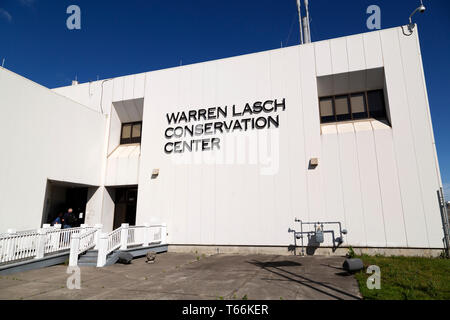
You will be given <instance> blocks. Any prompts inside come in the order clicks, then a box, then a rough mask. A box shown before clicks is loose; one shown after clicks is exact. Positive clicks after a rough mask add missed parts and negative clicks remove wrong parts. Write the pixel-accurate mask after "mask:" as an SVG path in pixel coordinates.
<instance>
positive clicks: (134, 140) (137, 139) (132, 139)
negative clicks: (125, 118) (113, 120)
mask: <svg viewBox="0 0 450 320" xmlns="http://www.w3.org/2000/svg"><path fill="white" fill-rule="evenodd" d="M129 125H131V128H130V138H123V136H122V135H123V128H124V127H125V126H129ZM137 125H140V126H141V129H140V131H139V137H133V128H134V126H137ZM141 140H142V121H135V122H126V123H122V126H121V127H120V144H121V145H123V144H136V143H141Z"/></svg>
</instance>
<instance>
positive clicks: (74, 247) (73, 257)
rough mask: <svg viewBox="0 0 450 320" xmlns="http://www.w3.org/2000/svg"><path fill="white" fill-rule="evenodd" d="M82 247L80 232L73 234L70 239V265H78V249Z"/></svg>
mask: <svg viewBox="0 0 450 320" xmlns="http://www.w3.org/2000/svg"><path fill="white" fill-rule="evenodd" d="M79 249H80V233H74V234H72V237H71V239H70V256H69V267H76V266H77V265H78V250H79Z"/></svg>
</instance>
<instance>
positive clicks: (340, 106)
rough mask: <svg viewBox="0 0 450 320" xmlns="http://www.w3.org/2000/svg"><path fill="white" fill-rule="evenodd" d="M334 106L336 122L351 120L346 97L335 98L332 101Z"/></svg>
mask: <svg viewBox="0 0 450 320" xmlns="http://www.w3.org/2000/svg"><path fill="white" fill-rule="evenodd" d="M334 105H335V109H336V120H337V121H345V120H351V118H352V116H351V115H350V108H349V104H348V96H346V95H345V96H337V97H336V98H335V99H334Z"/></svg>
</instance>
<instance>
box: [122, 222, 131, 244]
mask: <svg viewBox="0 0 450 320" xmlns="http://www.w3.org/2000/svg"><path fill="white" fill-rule="evenodd" d="M129 227H130V225H129V224H128V223H122V226H121V228H122V229H121V230H120V250H127V246H128V228H129Z"/></svg>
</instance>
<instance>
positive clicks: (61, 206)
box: [42, 180, 89, 227]
mask: <svg viewBox="0 0 450 320" xmlns="http://www.w3.org/2000/svg"><path fill="white" fill-rule="evenodd" d="M88 189H89V186H85V185H80V184H74V183H67V182H60V181H51V180H48V181H47V188H46V192H45V203H44V212H43V215H42V224H45V223H50V224H52V222H53V221H55V219H56V218H57V217H58V216H59V215H60V214H64V213H65V212H67V211H68V209H69V208H72V209H73V218H74V219H73V222H72V225H71V227H79V226H80V225H81V224H83V223H84V221H85V218H86V215H85V212H86V205H87V202H88V201H89V197H88Z"/></svg>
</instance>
